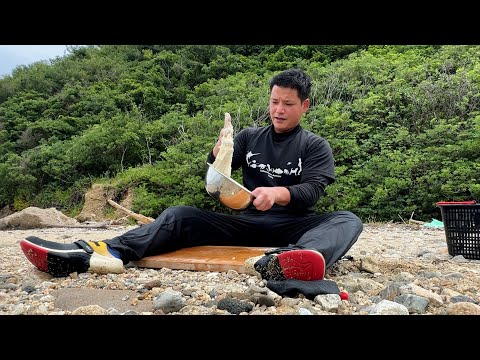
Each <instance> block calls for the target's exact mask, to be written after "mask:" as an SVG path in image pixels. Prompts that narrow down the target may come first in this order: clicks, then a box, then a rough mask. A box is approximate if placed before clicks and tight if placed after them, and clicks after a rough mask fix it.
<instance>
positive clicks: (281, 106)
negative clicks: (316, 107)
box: [270, 85, 310, 133]
mask: <svg viewBox="0 0 480 360" xmlns="http://www.w3.org/2000/svg"><path fill="white" fill-rule="evenodd" d="M309 105H310V100H309V99H306V100H305V101H303V102H302V101H301V100H300V98H299V97H298V91H297V90H296V89H291V88H284V87H280V86H277V85H274V86H273V88H272V91H271V93H270V118H271V120H272V124H273V127H274V129H275V132H277V133H283V132H287V131H290V130H292V129H293V128H294V127H295V126H297V125H298V124H299V123H300V119H301V118H302V115H303V113H304V112H305V111H307V109H308V107H309Z"/></svg>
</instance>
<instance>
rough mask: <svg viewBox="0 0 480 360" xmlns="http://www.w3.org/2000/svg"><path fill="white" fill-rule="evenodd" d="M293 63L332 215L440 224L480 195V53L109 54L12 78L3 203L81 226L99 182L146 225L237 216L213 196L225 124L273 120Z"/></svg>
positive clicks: (3, 136) (1, 118)
mask: <svg viewBox="0 0 480 360" xmlns="http://www.w3.org/2000/svg"><path fill="white" fill-rule="evenodd" d="M289 67H300V68H303V69H305V70H306V71H307V72H308V73H309V74H310V75H311V77H312V79H313V82H314V84H313V93H312V98H311V100H312V101H311V103H312V106H311V108H310V110H309V111H308V112H307V114H306V116H305V118H304V119H303V122H302V125H303V126H304V127H305V128H306V129H308V130H311V131H313V132H315V133H317V134H319V135H321V136H323V137H325V138H326V139H327V140H328V141H329V142H330V143H331V145H332V147H333V150H334V154H335V160H336V174H337V181H336V182H335V183H334V184H332V185H331V186H330V187H329V188H327V193H326V196H325V197H324V198H322V199H321V201H320V202H319V203H318V212H325V211H331V210H340V209H346V210H352V211H354V212H355V213H356V214H358V215H359V216H360V217H361V218H362V220H364V221H366V222H367V221H389V220H393V221H401V220H400V217H402V218H404V219H405V218H408V217H409V216H410V214H411V213H412V212H413V211H415V217H416V218H417V219H423V220H425V221H428V220H429V219H430V218H431V217H436V218H440V215H439V209H438V208H437V207H436V206H435V202H437V201H447V200H471V199H476V200H479V199H480V183H479V181H478V179H479V174H480V162H479V160H478V159H479V155H480V138H479V137H480V112H479V109H480V107H479V106H480V46H460V45H454V46H405V45H404V46H345V45H343V46H327V45H315V46H313V45H308V46H299V45H296V46H265V45H258V46H254V45H245V46H240V45H233V46H220V45H196V46H193V45H188V46H173V45H152V46H146V45H141V46H120V45H115V46H107V45H103V46H90V47H71V48H70V49H69V53H68V55H66V56H64V57H59V58H56V59H54V60H52V61H50V62H38V63H35V64H32V65H29V66H20V67H17V68H16V69H15V70H14V71H13V73H12V75H11V76H6V77H4V78H2V79H0V206H6V205H13V206H14V208H15V209H16V210H21V209H23V208H25V207H26V206H39V207H56V208H57V209H59V210H61V211H64V212H66V213H68V214H71V215H75V214H76V213H77V212H78V211H79V210H80V209H81V207H82V203H83V195H84V194H85V192H86V191H87V189H88V188H89V187H90V186H91V184H92V183H94V182H101V183H104V184H106V185H108V186H110V187H111V188H113V189H115V190H116V191H117V193H118V194H120V193H122V192H123V191H125V190H126V189H127V188H134V189H135V202H134V205H133V208H132V210H134V211H137V212H141V213H142V214H144V215H147V216H152V217H155V216H157V215H158V214H159V213H160V212H162V211H163V210H164V209H165V208H167V207H169V206H172V205H179V204H188V205H192V206H196V207H201V208H205V209H209V210H214V211H216V210H222V211H225V209H224V208H223V207H221V206H220V205H219V204H218V203H216V202H215V201H214V200H213V199H211V198H210V197H209V196H208V194H207V193H206V192H205V190H204V175H205V171H206V164H205V161H206V156H207V154H208V152H209V151H210V149H211V148H212V146H213V145H214V143H215V141H216V139H217V136H218V132H219V130H220V129H221V127H222V125H223V117H224V116H223V114H224V113H225V112H230V113H231V114H232V120H233V123H234V127H235V130H237V131H238V130H239V129H241V128H244V127H247V126H257V125H263V124H266V123H268V121H269V118H268V80H269V78H270V77H271V76H272V74H274V73H275V72H277V71H280V70H284V69H286V68H289ZM238 175H239V174H238V173H236V174H234V177H237V176H238Z"/></svg>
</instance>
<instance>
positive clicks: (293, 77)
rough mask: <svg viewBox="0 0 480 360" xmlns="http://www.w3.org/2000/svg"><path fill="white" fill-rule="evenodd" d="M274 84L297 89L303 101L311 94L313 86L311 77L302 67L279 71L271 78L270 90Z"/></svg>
mask: <svg viewBox="0 0 480 360" xmlns="http://www.w3.org/2000/svg"><path fill="white" fill-rule="evenodd" d="M274 85H277V86H280V87H283V88H286V87H288V88H291V89H297V92H298V97H299V98H300V100H302V102H303V101H305V99H307V98H308V97H309V96H310V89H311V87H312V83H311V80H310V77H309V76H308V75H307V74H306V73H305V72H304V71H303V70H300V69H289V70H285V71H282V72H281V73H278V74H277V75H275V76H274V77H273V78H272V79H271V80H270V92H272V88H273V86H274Z"/></svg>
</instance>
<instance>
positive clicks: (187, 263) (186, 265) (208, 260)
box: [129, 245, 271, 273]
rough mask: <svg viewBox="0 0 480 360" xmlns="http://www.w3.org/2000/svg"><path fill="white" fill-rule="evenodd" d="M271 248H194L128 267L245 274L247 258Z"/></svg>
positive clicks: (133, 263) (173, 252) (140, 261)
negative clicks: (230, 271) (233, 271)
mask: <svg viewBox="0 0 480 360" xmlns="http://www.w3.org/2000/svg"><path fill="white" fill-rule="evenodd" d="M270 249H271V248H265V247H247V246H210V245H208V246H207V245H205V246H195V247H191V248H185V249H180V250H177V251H172V252H169V253H165V254H161V255H154V256H147V257H144V258H143V259H140V260H137V261H131V262H130V263H129V265H133V266H138V267H147V268H153V269H160V268H164V267H165V268H169V269H174V270H195V271H222V272H227V271H228V270H235V271H237V272H238V273H245V267H244V265H243V264H244V262H245V260H246V259H248V258H249V257H253V256H259V255H263V254H264V253H265V251H267V250H270Z"/></svg>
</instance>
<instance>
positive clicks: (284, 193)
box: [252, 186, 290, 211]
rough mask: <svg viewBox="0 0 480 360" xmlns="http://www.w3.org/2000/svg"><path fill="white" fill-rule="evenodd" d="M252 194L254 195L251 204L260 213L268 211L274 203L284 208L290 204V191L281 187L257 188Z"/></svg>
mask: <svg viewBox="0 0 480 360" xmlns="http://www.w3.org/2000/svg"><path fill="white" fill-rule="evenodd" d="M252 194H253V195H255V199H254V200H253V203H252V204H253V206H255V208H256V209H257V210H260V211H267V210H270V209H271V208H272V206H273V204H275V203H277V204H278V205H283V206H284V205H287V204H288V203H289V202H290V191H288V189H287V188H285V187H283V186H274V187H258V188H256V189H255V190H253V191H252Z"/></svg>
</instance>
